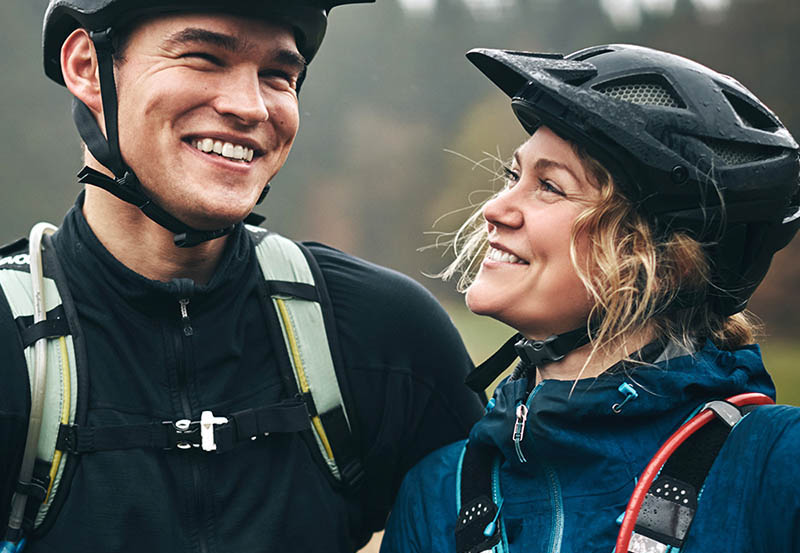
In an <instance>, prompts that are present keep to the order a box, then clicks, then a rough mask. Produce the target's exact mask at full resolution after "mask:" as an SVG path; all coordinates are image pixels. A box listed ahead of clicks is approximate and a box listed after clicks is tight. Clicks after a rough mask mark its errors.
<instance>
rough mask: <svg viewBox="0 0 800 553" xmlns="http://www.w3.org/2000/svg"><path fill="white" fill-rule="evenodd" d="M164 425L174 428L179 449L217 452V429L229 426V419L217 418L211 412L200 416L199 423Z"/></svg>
mask: <svg viewBox="0 0 800 553" xmlns="http://www.w3.org/2000/svg"><path fill="white" fill-rule="evenodd" d="M164 424H165V425H170V426H172V428H173V430H174V433H175V447H177V448H178V449H191V448H193V447H199V448H201V449H202V450H203V451H216V450H217V441H216V435H215V430H216V427H217V425H222V424H228V419H227V417H215V416H214V413H212V412H211V411H203V412H202V413H201V414H200V421H199V422H198V421H190V420H189V419H181V420H178V421H175V422H172V421H165V422H164ZM198 431H199V440H198Z"/></svg>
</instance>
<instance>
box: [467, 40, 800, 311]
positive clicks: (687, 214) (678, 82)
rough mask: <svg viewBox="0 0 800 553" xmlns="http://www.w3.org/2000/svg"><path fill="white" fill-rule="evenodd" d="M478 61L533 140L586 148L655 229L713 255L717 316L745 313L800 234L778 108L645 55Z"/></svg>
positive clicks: (788, 146)
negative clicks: (547, 132)
mask: <svg viewBox="0 0 800 553" xmlns="http://www.w3.org/2000/svg"><path fill="white" fill-rule="evenodd" d="M467 57H468V58H469V60H470V61H471V62H472V63H474V64H475V65H476V66H477V67H478V68H479V69H480V70H481V71H482V72H483V73H484V74H485V75H486V76H487V77H489V78H490V79H491V80H492V81H493V82H494V83H495V84H496V85H497V86H498V87H500V88H501V89H502V90H503V91H504V92H505V93H506V94H507V95H508V96H510V97H511V98H512V109H513V110H514V113H515V114H516V116H517V118H518V119H519V121H520V122H521V123H522V125H523V127H524V128H525V129H526V130H527V131H528V132H530V133H532V132H534V131H535V129H536V128H537V127H538V126H539V125H541V124H544V125H546V126H548V127H550V128H552V129H553V130H554V131H555V132H557V133H558V134H560V135H562V136H563V137H565V138H568V139H570V140H573V141H575V142H577V143H579V144H581V145H582V146H584V147H585V148H586V149H587V151H588V152H589V153H590V154H591V155H592V156H594V157H595V158H597V159H598V160H599V161H600V162H601V163H603V164H604V165H605V166H606V168H607V169H608V170H609V171H610V172H611V174H612V175H613V177H614V180H615V182H616V183H617V184H618V185H619V186H620V189H621V190H622V192H623V193H624V194H625V196H626V197H628V198H629V199H630V200H631V201H632V202H633V203H634V204H635V205H636V206H637V208H638V209H639V210H640V212H641V213H643V214H644V215H645V216H646V217H647V218H648V220H650V221H651V224H652V225H653V227H654V228H655V229H656V231H658V232H662V233H663V232H668V231H670V230H674V229H681V230H686V231H688V232H690V233H691V234H692V235H693V236H694V237H695V238H697V239H698V240H699V241H700V242H702V243H704V244H705V245H707V252H708V255H709V258H710V261H711V264H712V271H713V279H714V285H715V286H716V287H718V288H719V292H718V293H715V295H716V296H717V297H716V299H715V302H716V305H715V310H716V311H718V312H720V313H722V314H731V313H735V312H737V311H741V310H742V309H744V307H745V306H746V303H747V300H748V299H749V297H750V295H751V294H752V292H753V291H754V290H755V288H756V286H757V285H758V284H759V283H760V282H761V280H762V279H763V277H764V275H765V274H766V271H767V269H768V267H769V263H770V260H771V259H772V255H773V254H774V252H775V251H777V250H779V249H780V248H782V247H784V246H785V245H786V244H787V243H788V242H789V241H790V240H791V238H792V237H793V236H794V234H795V233H796V232H797V229H798V226H800V208H799V207H798V200H800V198H798V196H799V194H798V186H799V179H798V174H799V173H800V158H798V145H797V143H796V142H795V140H794V139H793V138H792V136H791V135H790V133H789V132H788V130H787V129H786V128H785V127H784V126H783V124H782V123H781V122H780V120H779V119H778V118H777V117H776V116H775V114H774V113H772V111H770V110H769V108H767V107H766V106H765V105H764V104H763V103H762V102H761V101H760V100H758V98H756V97H755V96H754V95H753V94H752V93H751V92H750V91H748V90H747V89H746V88H744V87H743V86H742V85H741V84H739V83H738V82H737V81H736V80H735V79H732V78H731V77H728V76H726V75H722V74H720V73H717V72H715V71H713V70H711V69H709V68H707V67H705V66H703V65H700V64H699V63H695V62H693V61H690V60H688V59H686V58H682V57H680V56H676V55H673V54H668V53H666V52H661V51H658V50H653V49H650V48H644V47H640V46H632V45H624V44H612V45H604V46H596V47H592V48H587V49H584V50H580V51H578V52H575V53H573V54H570V55H568V56H562V55H560V54H536V53H530V52H516V51H505V50H488V49H476V50H472V51H470V52H469V53H468V54H467Z"/></svg>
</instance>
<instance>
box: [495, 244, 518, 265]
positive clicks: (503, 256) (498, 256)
mask: <svg viewBox="0 0 800 553" xmlns="http://www.w3.org/2000/svg"><path fill="white" fill-rule="evenodd" d="M486 259H490V260H492V261H498V262H500V263H518V264H520V265H527V264H528V263H527V262H526V261H523V260H522V259H520V258H519V257H517V256H516V255H514V254H513V253H508V252H504V251H503V250H498V249H497V248H492V247H491V246H490V247H489V251H488V252H486Z"/></svg>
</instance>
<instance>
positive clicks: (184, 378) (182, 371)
mask: <svg viewBox="0 0 800 553" xmlns="http://www.w3.org/2000/svg"><path fill="white" fill-rule="evenodd" d="M178 305H179V306H180V316H181V321H180V322H181V333H182V334H183V335H182V336H176V340H175V345H176V348H177V349H178V355H176V358H177V360H178V387H179V391H180V396H181V406H182V407H183V416H184V418H186V419H189V420H191V418H192V408H191V403H190V401H189V366H188V365H189V362H188V356H187V352H188V350H189V348H190V347H191V344H190V343H189V341H190V339H191V336H192V335H193V334H194V328H192V320H191V319H190V318H189V298H181V299H179V300H178ZM189 463H190V464H191V466H192V480H193V483H194V492H195V507H196V508H197V511H198V513H199V514H200V516H199V517H197V519H198V520H199V521H204V520H205V519H206V517H205V510H206V509H205V505H204V502H203V491H202V479H201V477H200V466H199V460H198V459H197V458H196V456H195V455H193V454H191V453H190V458H189ZM197 537H198V545H199V547H200V553H208V538H207V536H206V531H205V527H204V525H203V523H202V522H200V524H198V532H197Z"/></svg>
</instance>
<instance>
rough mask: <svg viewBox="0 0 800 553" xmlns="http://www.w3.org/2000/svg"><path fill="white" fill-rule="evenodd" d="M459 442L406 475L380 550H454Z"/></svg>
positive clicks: (387, 552)
mask: <svg viewBox="0 0 800 553" xmlns="http://www.w3.org/2000/svg"><path fill="white" fill-rule="evenodd" d="M463 449H464V442H463V441H460V442H457V443H454V444H451V445H449V446H447V447H444V448H442V449H439V450H438V451H435V452H433V453H431V454H430V455H428V456H427V457H426V458H425V459H423V460H422V461H420V463H419V464H418V465H417V466H415V467H414V468H413V469H411V471H410V472H409V473H408V474H407V475H406V478H405V480H404V481H403V485H402V486H401V487H400V492H399V493H398V495H397V501H396V502H395V505H394V508H393V509H392V514H391V516H390V517H389V522H388V523H387V525H386V532H385V533H384V535H383V542H382V543H381V553H433V552H440V551H455V522H456V516H457V514H458V513H457V512H456V511H457V509H456V505H457V503H456V489H457V486H456V478H457V467H458V460H459V457H460V456H461V453H462V451H463Z"/></svg>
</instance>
